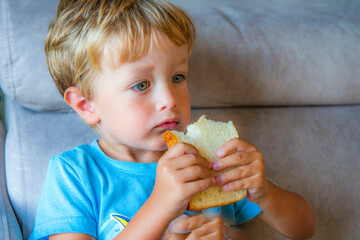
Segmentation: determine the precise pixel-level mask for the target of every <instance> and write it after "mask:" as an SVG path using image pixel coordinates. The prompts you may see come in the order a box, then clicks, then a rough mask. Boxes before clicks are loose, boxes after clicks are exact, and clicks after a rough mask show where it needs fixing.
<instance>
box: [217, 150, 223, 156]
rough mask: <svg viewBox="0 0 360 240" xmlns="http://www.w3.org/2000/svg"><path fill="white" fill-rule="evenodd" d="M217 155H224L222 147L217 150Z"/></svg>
mask: <svg viewBox="0 0 360 240" xmlns="http://www.w3.org/2000/svg"><path fill="white" fill-rule="evenodd" d="M216 155H218V157H222V156H223V155H224V151H223V150H222V149H219V150H217V152H216Z"/></svg>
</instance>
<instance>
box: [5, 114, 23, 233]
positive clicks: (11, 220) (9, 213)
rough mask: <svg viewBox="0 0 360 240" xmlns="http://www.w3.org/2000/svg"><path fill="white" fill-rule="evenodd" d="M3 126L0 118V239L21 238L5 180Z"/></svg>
mask: <svg viewBox="0 0 360 240" xmlns="http://www.w3.org/2000/svg"><path fill="white" fill-rule="evenodd" d="M5 132H6V131H5V128H4V125H3V123H2V119H0V193H1V196H0V239H9V240H21V239H22V236H21V232H20V228H19V225H18V223H17V220H16V217H15V214H14V211H13V209H12V207H11V204H10V201H9V198H8V193H7V189H6V182H5V161H4V144H5Z"/></svg>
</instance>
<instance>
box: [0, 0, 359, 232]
mask: <svg viewBox="0 0 360 240" xmlns="http://www.w3.org/2000/svg"><path fill="white" fill-rule="evenodd" d="M174 2H176V3H178V4H179V5H181V6H183V7H184V8H185V9H186V10H188V11H189V12H190V13H191V14H192V16H193V18H194V20H195V23H196V26H197V30H198V37H197V41H196V45H195V49H194V52H193V55H192V58H191V61H190V82H189V84H190V89H191V90H190V95H191V102H192V106H193V114H192V119H193V121H195V120H196V119H197V118H198V117H199V116H200V115H201V114H206V115H207V116H208V117H209V118H212V119H215V120H222V121H228V120H232V121H233V122H234V124H235V125H236V127H237V128H238V129H239V132H240V136H241V137H242V138H243V139H245V140H246V141H248V142H250V143H253V144H255V145H256V146H257V147H258V148H259V149H260V151H261V152H262V153H263V155H264V157H265V161H266V171H267V175H268V177H270V178H271V179H272V180H273V181H275V182H276V183H278V184H279V185H280V186H282V187H284V188H286V189H288V190H290V191H295V192H298V193H300V194H302V195H303V196H304V197H306V198H307V199H308V200H309V202H310V204H311V205H312V207H313V208H314V209H315V211H316V213H317V216H318V228H317V232H316V234H315V236H314V237H313V239H360V193H359V192H360V191H359V189H360V181H359V180H358V175H359V172H360V66H359V62H360V14H359V12H360V2H359V1H356V0H342V1H338V0H316V1H302V0H291V1H284V0H258V1H250V0H226V1H221V0H211V1H208V0H195V1H194V0H176V1H175V0H174ZM56 4H57V1H55V0H28V1H13V0H0V84H1V89H2V90H3V92H4V94H5V117H6V131H7V135H6V138H5V145H2V146H4V149H5V155H2V157H1V158H0V160H1V161H0V167H1V168H0V169H1V175H0V177H1V178H0V180H1V194H2V195H1V201H0V214H1V217H0V239H21V235H22V236H23V238H24V239H27V238H28V236H29V234H30V231H31V228H32V225H33V220H34V215H35V211H36V206H37V202H38V199H39V195H40V191H41V187H42V183H43V179H44V174H45V172H46V169H47V162H48V159H49V158H50V156H52V155H54V154H56V153H59V152H61V151H64V150H67V149H69V148H71V147H74V146H76V145H78V144H81V143H89V142H91V141H92V140H93V139H94V138H95V134H94V133H93V132H92V130H91V129H90V128H89V127H87V126H86V125H85V124H84V123H83V122H82V121H81V120H80V119H79V118H78V117H77V115H76V114H75V113H74V112H72V111H71V110H70V109H69V108H68V107H67V106H66V104H65V103H64V102H63V100H62V99H61V97H60V95H59V94H58V93H57V91H56V89H55V87H54V85H53V83H52V81H51V78H50V76H49V73H48V72H47V69H46V66H45V60H44V54H43V42H44V38H45V35H46V29H47V24H48V21H49V19H50V17H51V16H52V15H53V14H54V11H55V8H56ZM2 136H3V135H2ZM2 141H4V138H2ZM0 150H1V149H0ZM4 161H5V165H4ZM5 175H6V179H5ZM5 180H6V182H5ZM8 197H9V198H8ZM9 199H10V201H9ZM12 209H13V210H14V212H15V216H16V218H17V222H16V220H15V219H16V218H15V217H14V215H13V211H12ZM241 229H242V230H243V231H245V233H246V234H248V235H249V236H250V237H252V239H285V238H284V237H283V236H281V235H280V234H278V233H276V232H274V231H273V230H271V229H270V228H269V227H267V226H266V225H264V224H263V223H261V222H260V221H258V220H253V221H250V222H248V223H246V224H244V225H242V226H241Z"/></svg>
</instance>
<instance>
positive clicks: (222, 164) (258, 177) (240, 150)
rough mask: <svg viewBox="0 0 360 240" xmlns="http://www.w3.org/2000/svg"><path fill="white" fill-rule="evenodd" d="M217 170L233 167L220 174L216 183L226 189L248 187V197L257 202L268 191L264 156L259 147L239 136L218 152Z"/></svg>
mask: <svg viewBox="0 0 360 240" xmlns="http://www.w3.org/2000/svg"><path fill="white" fill-rule="evenodd" d="M217 155H218V157H220V159H219V160H217V161H216V162H215V163H214V164H213V169H214V170H215V171H222V170H224V169H226V168H233V169H231V170H229V171H227V172H224V173H222V174H220V175H219V176H218V177H217V178H216V183H217V184H218V185H220V186H222V187H223V189H224V190H225V191H232V190H240V189H248V193H247V197H246V198H247V199H248V200H249V201H252V202H257V201H259V200H260V199H262V198H263V197H264V196H265V195H266V194H267V192H268V186H267V180H266V175H265V166H264V158H263V156H262V154H261V153H260V152H259V151H258V150H257V148H256V147H255V146H253V145H251V144H249V143H247V142H245V141H243V140H240V139H239V138H234V139H231V140H230V141H228V142H227V143H225V144H224V145H223V146H221V148H220V149H219V150H218V152H217Z"/></svg>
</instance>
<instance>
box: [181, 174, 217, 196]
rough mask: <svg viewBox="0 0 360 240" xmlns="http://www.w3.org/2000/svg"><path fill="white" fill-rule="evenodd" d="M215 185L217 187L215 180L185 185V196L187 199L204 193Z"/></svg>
mask: <svg viewBox="0 0 360 240" xmlns="http://www.w3.org/2000/svg"><path fill="white" fill-rule="evenodd" d="M213 185H215V179H214V178H207V179H201V180H197V181H192V182H188V183H185V186H186V189H187V196H185V198H190V197H191V196H193V195H194V194H196V193H199V192H201V191H204V190H206V189H208V188H209V187H211V186H213Z"/></svg>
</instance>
